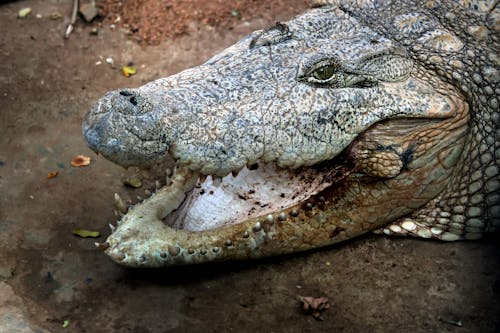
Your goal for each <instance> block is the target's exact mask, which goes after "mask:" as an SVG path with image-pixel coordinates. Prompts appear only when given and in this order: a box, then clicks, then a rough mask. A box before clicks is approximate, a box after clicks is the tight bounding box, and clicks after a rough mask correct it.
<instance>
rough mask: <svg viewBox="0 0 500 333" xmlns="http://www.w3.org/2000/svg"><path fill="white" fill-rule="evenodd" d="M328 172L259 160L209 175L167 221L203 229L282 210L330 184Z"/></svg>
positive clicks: (187, 227)
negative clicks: (288, 167)
mask: <svg viewBox="0 0 500 333" xmlns="http://www.w3.org/2000/svg"><path fill="white" fill-rule="evenodd" d="M328 175H329V173H325V172H322V171H320V170H316V169H314V168H307V169H306V168H304V169H302V170H286V169H279V168H278V167H276V166H275V165H272V164H263V163H259V164H256V165H254V166H252V167H250V168H244V169H242V170H241V171H240V172H239V173H238V174H237V175H234V176H233V175H231V174H229V175H228V176H226V177H224V178H223V179H222V180H219V179H217V178H215V179H214V178H213V177H211V176H209V177H207V178H206V180H205V181H204V182H203V183H200V182H198V184H197V185H196V187H195V188H194V189H193V190H192V191H191V192H190V193H189V194H188V196H187V198H186V200H184V202H183V203H182V204H181V205H180V207H178V208H177V209H176V210H175V211H174V212H173V213H171V214H169V215H168V216H167V217H166V218H165V220H164V221H165V222H166V223H167V224H168V225H170V226H172V227H174V228H177V229H187V230H192V231H203V230H209V229H213V228H218V227H221V226H224V225H230V224H237V223H240V222H243V221H245V220H247V219H251V218H255V217H258V216H265V215H267V214H271V213H274V212H280V211H281V210H283V209H286V208H288V207H291V206H293V205H295V204H297V203H299V202H303V201H305V200H307V198H309V197H310V196H311V195H314V194H316V193H318V192H320V191H322V190H323V189H325V188H326V187H328V186H330V185H331V184H332V182H331V179H329V177H328Z"/></svg>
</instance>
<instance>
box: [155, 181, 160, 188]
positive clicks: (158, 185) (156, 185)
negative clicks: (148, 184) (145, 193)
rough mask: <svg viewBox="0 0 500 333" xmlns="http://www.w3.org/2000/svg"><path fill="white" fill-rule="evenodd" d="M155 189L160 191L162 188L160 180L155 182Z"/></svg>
mask: <svg viewBox="0 0 500 333" xmlns="http://www.w3.org/2000/svg"><path fill="white" fill-rule="evenodd" d="M155 187H156V189H159V188H160V187H161V184H160V181H159V180H156V181H155Z"/></svg>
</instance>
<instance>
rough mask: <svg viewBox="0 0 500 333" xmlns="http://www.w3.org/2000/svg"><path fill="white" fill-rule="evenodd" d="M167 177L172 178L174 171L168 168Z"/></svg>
mask: <svg viewBox="0 0 500 333" xmlns="http://www.w3.org/2000/svg"><path fill="white" fill-rule="evenodd" d="M165 176H167V177H170V176H172V169H170V168H167V169H166V170H165Z"/></svg>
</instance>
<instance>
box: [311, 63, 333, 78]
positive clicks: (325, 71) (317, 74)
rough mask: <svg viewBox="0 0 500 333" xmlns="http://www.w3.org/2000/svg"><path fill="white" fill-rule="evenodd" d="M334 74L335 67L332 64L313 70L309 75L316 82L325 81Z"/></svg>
mask: <svg viewBox="0 0 500 333" xmlns="http://www.w3.org/2000/svg"><path fill="white" fill-rule="evenodd" d="M335 72H337V66H335V65H333V64H332V65H325V66H321V67H320V68H317V69H315V70H314V71H313V72H312V73H311V75H312V77H314V78H315V79H316V80H318V81H326V80H328V79H330V78H331V77H332V76H333V74H335Z"/></svg>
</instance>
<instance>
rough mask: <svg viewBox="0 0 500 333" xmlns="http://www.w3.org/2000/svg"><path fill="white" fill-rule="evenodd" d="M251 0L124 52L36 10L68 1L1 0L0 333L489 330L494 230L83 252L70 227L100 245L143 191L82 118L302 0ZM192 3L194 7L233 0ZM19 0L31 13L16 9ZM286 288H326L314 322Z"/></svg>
mask: <svg viewBox="0 0 500 333" xmlns="http://www.w3.org/2000/svg"><path fill="white" fill-rule="evenodd" d="M130 2H132V1H130ZM124 3H125V1H124ZM175 3H176V5H175V6H176V7H175V8H177V9H176V10H177V11H179V12H181V11H184V12H189V11H192V10H193V9H192V8H193V7H192V6H191V3H194V2H188V1H186V2H184V1H176V2H175ZM228 3H231V4H242V5H244V3H243V1H241V2H229V1H228ZM257 3H260V2H249V3H248V4H246V6H247V7H239V9H240V13H241V17H240V18H232V17H230V18H229V22H230V23H227V22H225V21H224V22H223V23H220V24H219V25H217V24H216V23H211V22H208V21H205V22H206V23H204V21H203V19H201V21H191V20H190V21H189V22H188V21H183V20H180V21H178V22H177V21H176V19H174V20H173V21H169V20H170V19H171V18H169V17H168V16H166V17H163V16H162V17H161V21H163V22H164V23H165V24H166V25H177V24H180V25H179V26H183V25H184V24H185V26H186V27H187V28H186V30H185V33H184V34H182V35H180V36H177V37H176V38H173V39H168V41H167V42H162V43H160V44H159V45H157V46H148V45H146V43H143V45H141V46H138V45H137V43H135V42H134V41H131V40H130V37H129V36H128V35H127V32H126V31H122V30H121V29H119V28H118V29H112V28H111V27H110V23H109V22H108V21H106V20H105V21H104V22H102V23H101V24H102V27H101V28H100V29H99V34H98V35H97V36H95V35H91V34H90V31H91V29H92V26H88V25H85V24H84V23H82V22H81V21H78V22H77V25H76V29H75V31H74V33H73V34H72V35H71V37H70V39H68V40H64V39H63V38H62V35H63V32H64V31H65V29H66V23H67V19H56V20H54V19H51V18H50V16H51V15H52V14H54V13H56V12H59V13H61V14H63V15H64V16H69V13H70V12H71V5H72V0H50V1H47V0H45V1H44V0H30V1H14V2H9V3H4V4H2V5H1V6H0V31H1V32H2V33H1V34H0V97H1V100H2V104H1V105H2V106H1V111H0V332H2V333H3V332H77V333H85V332H88V333H100V332H120V333H122V332H125V333H127V332H128V333H131V332H133V333H154V332H160V333H163V332H230V331H234V332H356V333H358V332H498V329H499V326H500V315H499V314H500V300H499V297H500V260H499V253H500V252H499V245H498V240H496V241H495V240H488V239H487V240H482V241H478V242H458V243H441V242H433V241H423V240H419V239H402V238H385V237H382V236H374V235H368V236H365V237H361V238H359V239H355V240H353V241H351V242H347V243H345V244H340V245H338V246H331V247H328V248H324V249H320V250H318V251H311V252H308V253H302V254H294V255H290V256H284V257H278V258H270V259H265V260H258V261H246V262H236V263H225V264H218V265H203V266H195V267H183V268H182V267H181V268H174V269H161V270H130V269H125V268H122V267H119V266H117V265H116V264H115V263H113V262H111V261H110V260H109V259H108V258H107V257H106V256H104V255H103V254H102V253H101V252H100V251H98V250H96V249H95V247H94V241H96V240H95V239H87V238H79V237H76V236H75V235H73V233H72V231H73V230H74V229H76V228H85V229H89V230H97V231H99V232H100V233H101V235H102V236H101V237H99V238H98V239H97V241H103V240H104V239H105V236H107V235H108V234H109V230H108V227H107V225H108V223H110V222H113V221H114V220H115V218H114V216H113V193H115V192H117V193H119V194H120V195H121V196H122V197H124V198H131V199H133V200H135V198H136V196H137V195H142V194H143V193H144V192H143V191H144V188H142V189H131V188H126V187H124V186H123V184H122V181H121V179H122V177H123V176H124V175H125V174H129V173H131V172H134V171H133V170H130V171H129V172H127V173H126V172H125V171H124V170H123V169H122V168H120V167H118V166H116V165H113V164H112V163H110V162H108V161H106V160H105V159H103V158H101V157H100V156H96V155H95V154H93V153H92V152H91V151H90V150H89V149H88V148H87V147H86V144H85V142H84V140H83V137H82V134H81V123H82V119H83V117H84V115H85V113H86V112H87V110H88V109H89V107H90V106H91V105H92V104H93V103H94V102H95V101H96V100H97V99H98V98H100V97H101V96H102V95H103V94H104V93H105V92H106V91H108V90H112V89H118V88H120V87H137V86H139V85H141V84H143V83H144V82H148V81H151V80H153V79H156V78H159V77H161V76H166V75H169V74H172V73H176V72H178V71H180V70H182V69H184V68H187V67H191V66H195V65H197V64H200V63H202V62H204V61H205V60H206V59H208V58H209V57H210V56H212V55H213V54H215V53H217V52H219V51H220V50H222V49H223V48H224V47H227V46H229V45H231V44H233V43H234V42H236V41H237V40H239V39H240V38H242V37H243V36H245V35H246V34H248V33H250V32H251V31H252V30H256V29H262V28H266V27H269V26H272V25H273V24H274V23H275V21H283V20H286V19H287V18H291V17H293V16H294V15H295V14H297V13H299V12H301V11H303V10H304V8H305V7H306V6H307V1H304V2H303V3H300V4H299V3H298V2H293V3H292V2H285V1H283V2H281V4H282V5H280V6H281V7H280V6H278V7H270V8H271V9H262V7H259V6H260V5H259V6H257V5H256V4H257ZM277 3H280V2H279V1H278V2H277ZM196 4H197V7H196V8H197V11H198V12H200V13H228V10H229V11H230V10H232V9H233V7H229V8H228V7H227V6H225V5H223V3H222V2H219V1H208V0H207V1H199V2H196ZM252 4H255V5H254V6H253V7H252ZM261 4H262V3H261ZM284 4H290V5H287V6H285V5H284ZM183 6H184V7H183ZM248 6H250V7H248ZM273 6H274V5H273ZM23 7H31V8H32V13H31V14H30V15H29V16H28V17H27V18H26V19H17V18H16V16H17V12H18V11H19V9H21V8H23ZM182 8H184V9H182ZM37 14H39V15H41V17H39V18H37ZM120 15H122V16H121V17H122V18H121V20H123V22H125V21H126V20H127V17H126V16H123V15H124V14H123V13H121V14H120ZM221 15H222V14H221ZM224 15H225V14H224ZM224 15H222V16H218V14H215V16H214V17H216V18H214V20H215V21H214V22H217V20H220V17H223V16H224ZM208 17H210V15H209V14H206V16H205V18H206V19H208ZM217 18H219V19H217ZM129 22H132V20H130V21H129ZM176 22H177V23H176ZM208 23H210V25H209V24H208ZM226 24H228V25H226ZM213 25H216V27H215V28H214V26H213ZM231 27H232V29H230V28H231ZM182 29H184V28H182ZM182 29H181V30H179V31H183V30H182ZM144 30H146V29H145V28H144ZM139 32H141V33H142V31H141V27H139ZM153 35H154V33H153ZM144 36H147V35H144ZM143 38H146V37H143ZM162 38H163V37H162ZM165 38H167V37H165ZM162 40H163V39H162ZM108 57H110V58H112V59H113V60H114V66H111V65H109V64H107V63H106V62H105V59H106V58H108ZM130 61H133V62H134V64H136V66H137V68H138V73H137V74H136V75H134V76H132V77H130V78H125V77H124V76H123V75H122V74H121V72H120V70H119V69H120V65H122V64H127V63H128V62H130ZM79 154H83V155H87V156H90V157H91V158H92V163H91V164H90V166H86V167H81V168H76V167H72V166H71V165H70V162H71V160H72V159H73V158H74V157H75V156H76V155H79ZM56 171H57V172H58V174H57V176H56V177H54V178H51V179H48V173H49V172H56ZM299 295H302V296H315V297H319V296H326V297H328V299H329V303H330V304H331V306H330V308H329V309H327V310H325V311H324V312H323V313H322V318H323V319H324V320H323V321H317V320H315V319H314V318H313V317H312V316H311V315H305V314H303V312H302V311H301V310H300V307H299V304H298V301H297V297H298V296H299ZM65 320H68V321H69V322H68V326H67V327H66V328H63V327H62V324H63V323H64V321H65ZM459 321H460V322H461V324H462V327H459V326H456V325H457V324H458V323H459Z"/></svg>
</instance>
